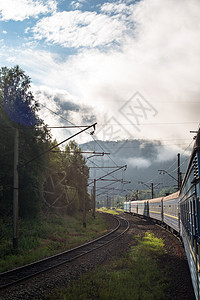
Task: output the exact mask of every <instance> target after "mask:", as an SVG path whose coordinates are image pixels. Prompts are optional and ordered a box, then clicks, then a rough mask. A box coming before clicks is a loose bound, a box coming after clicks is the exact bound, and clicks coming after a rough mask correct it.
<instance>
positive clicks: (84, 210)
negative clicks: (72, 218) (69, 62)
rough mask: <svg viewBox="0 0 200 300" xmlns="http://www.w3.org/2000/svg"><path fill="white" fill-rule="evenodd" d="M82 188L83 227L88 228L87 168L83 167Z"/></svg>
mask: <svg viewBox="0 0 200 300" xmlns="http://www.w3.org/2000/svg"><path fill="white" fill-rule="evenodd" d="M82 170H83V174H82V189H83V227H84V228H86V203H85V184H84V183H85V172H84V171H85V168H84V166H83V168H82Z"/></svg>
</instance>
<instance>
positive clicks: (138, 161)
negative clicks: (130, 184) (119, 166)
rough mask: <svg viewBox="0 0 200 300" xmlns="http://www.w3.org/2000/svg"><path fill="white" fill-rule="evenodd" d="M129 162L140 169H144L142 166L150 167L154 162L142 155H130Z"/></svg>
mask: <svg viewBox="0 0 200 300" xmlns="http://www.w3.org/2000/svg"><path fill="white" fill-rule="evenodd" d="M127 164H128V165H131V166H132V167H137V168H139V169H142V168H148V167H149V166H150V165H151V164H152V163H151V161H149V160H148V159H145V158H142V157H137V158H132V157H129V158H128V159H127Z"/></svg>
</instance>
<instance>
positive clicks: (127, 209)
mask: <svg viewBox="0 0 200 300" xmlns="http://www.w3.org/2000/svg"><path fill="white" fill-rule="evenodd" d="M124 211H125V212H128V213H130V212H131V202H130V201H126V202H124Z"/></svg>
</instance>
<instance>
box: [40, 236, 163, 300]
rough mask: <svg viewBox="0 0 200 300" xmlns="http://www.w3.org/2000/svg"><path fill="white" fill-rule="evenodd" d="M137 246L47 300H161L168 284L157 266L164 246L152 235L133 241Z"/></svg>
mask: <svg viewBox="0 0 200 300" xmlns="http://www.w3.org/2000/svg"><path fill="white" fill-rule="evenodd" d="M136 240H137V242H138V244H137V246H134V247H132V248H131V250H130V252H129V253H128V254H127V255H125V256H124V257H123V258H121V259H115V260H114V261H113V262H112V263H111V264H109V265H107V266H104V267H100V268H98V269H95V270H94V271H93V272H91V273H90V274H86V275H83V276H82V277H81V279H80V280H79V281H78V282H72V283H71V284H70V285H69V287H68V288H67V289H66V290H57V291H55V293H54V295H51V296H48V297H47V298H46V299H48V300H65V299H67V300H74V299H76V300H94V299H100V300H112V299H113V300H161V299H165V291H166V289H167V287H168V284H169V278H168V272H167V270H165V269H160V268H159V266H158V262H159V261H160V260H161V259H162V257H163V255H165V251H164V244H163V241H162V240H161V239H157V238H156V237H155V236H154V235H153V234H152V233H149V232H147V233H146V234H145V237H143V238H141V237H136Z"/></svg>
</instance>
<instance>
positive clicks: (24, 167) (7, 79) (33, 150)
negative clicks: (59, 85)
mask: <svg viewBox="0 0 200 300" xmlns="http://www.w3.org/2000/svg"><path fill="white" fill-rule="evenodd" d="M30 84H31V79H30V77H29V76H28V75H26V74H25V72H24V71H23V70H22V69H21V68H20V67H19V66H15V67H13V68H7V67H2V68H1V69H0V215H1V216H8V217H9V216H11V215H12V197H13V157H14V136H15V129H16V128H17V129H18V131H19V164H18V173H19V215H20V216H21V217H23V218H30V217H35V216H36V215H37V214H38V213H39V212H40V211H41V209H42V207H43V206H44V205H48V206H49V207H52V208H55V207H56V208H61V209H65V211H66V212H67V213H69V214H70V213H74V212H77V211H80V210H82V207H83V197H85V201H86V207H87V208H89V205H90V198H89V195H88V193H87V184H88V178H89V168H88V167H87V166H86V160H85V158H84V157H83V155H82V154H81V149H80V148H79V147H78V145H77V143H76V142H75V141H71V142H69V143H68V144H67V145H66V146H65V149H64V150H63V151H61V149H60V148H59V147H55V148H54V149H53V150H52V151H49V152H47V153H46V154H44V155H40V154H41V153H43V152H45V151H48V149H50V148H52V146H56V145H57V141H56V140H52V135H51V132H50V130H49V129H48V126H47V124H45V123H44V121H43V120H42V119H41V118H40V117H39V109H40V107H39V105H38V104H37V103H36V102H35V100H34V96H33V94H32V92H31V91H30ZM33 158H35V159H33Z"/></svg>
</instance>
